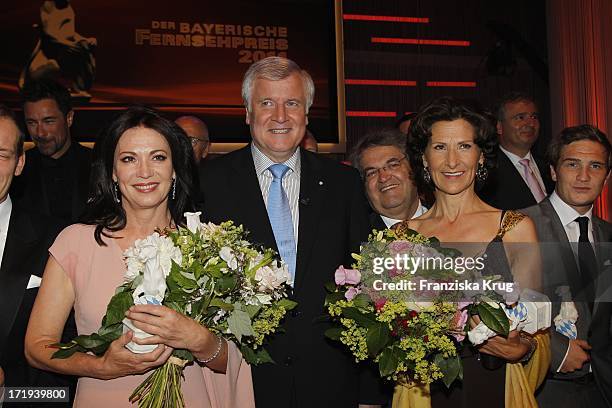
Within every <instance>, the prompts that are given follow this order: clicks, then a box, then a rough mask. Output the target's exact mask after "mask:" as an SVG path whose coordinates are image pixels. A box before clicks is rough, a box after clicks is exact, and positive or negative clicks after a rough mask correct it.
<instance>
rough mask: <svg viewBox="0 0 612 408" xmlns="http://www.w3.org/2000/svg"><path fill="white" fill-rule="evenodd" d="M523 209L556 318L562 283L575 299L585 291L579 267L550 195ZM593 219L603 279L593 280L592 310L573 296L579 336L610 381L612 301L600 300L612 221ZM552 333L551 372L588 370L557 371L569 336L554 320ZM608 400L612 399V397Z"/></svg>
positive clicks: (557, 375) (606, 278)
mask: <svg viewBox="0 0 612 408" xmlns="http://www.w3.org/2000/svg"><path fill="white" fill-rule="evenodd" d="M521 212H523V213H525V214H526V215H528V216H529V217H531V219H532V220H533V221H534V223H535V227H536V230H537V234H538V239H539V241H540V242H541V243H542V247H541V248H542V249H541V254H542V266H543V268H542V281H543V287H544V291H545V292H546V295H547V296H549V298H550V299H551V301H552V302H553V310H552V318H553V319H554V317H555V316H557V315H558V314H559V308H560V298H559V296H558V295H557V294H556V293H555V291H556V289H557V288H558V287H559V286H568V287H569V289H570V291H571V294H572V298H573V299H576V298H577V297H578V298H579V297H580V296H581V295H582V293H581V290H583V288H582V284H581V281H580V275H579V273H580V271H579V267H578V264H577V261H576V258H575V256H574V252H573V251H572V247H571V245H570V242H569V241H568V239H567V234H566V232H565V229H564V227H563V225H562V224H561V220H560V219H559V216H558V215H557V212H556V211H555V209H554V207H553V206H552V204H551V203H550V200H549V199H548V198H545V199H544V200H542V202H540V204H538V205H535V206H532V207H530V208H527V209H524V210H521ZM592 223H593V226H592V227H593V239H594V251H595V255H596V258H597V264H598V267H599V270H600V272H599V276H600V279H598V280H597V281H596V282H593V285H594V289H595V293H596V296H597V297H596V299H595V304H594V307H593V312H592V313H591V311H590V308H589V307H588V304H587V303H585V302H581V301H576V300H574V304H575V306H576V309H577V311H578V320H577V322H576V328H577V330H578V338H579V339H584V340H587V342H589V344H590V345H591V346H592V347H593V349H592V350H591V365H592V369H593V374H594V375H595V378H596V380H598V381H599V380H601V379H603V380H605V381H608V382H609V381H610V380H609V378H610V377H611V376H612V364H608V363H605V364H604V363H603V360H602V359H601V358H600V357H603V358H604V359H607V358H608V357H606V354H607V353H609V351H610V350H612V348H611V347H610V345H611V344H612V343H610V338H611V337H610V333H611V327H612V326H611V324H610V319H611V316H610V307H609V304H606V303H602V302H601V301H600V299H601V297H600V294H601V293H602V291H604V290H606V289H607V288H608V286H609V281H610V279H609V276H607V275H609V274H610V273H612V270H608V271H606V270H605V267H604V265H606V264H609V263H610V259H612V258H611V255H612V254H610V252H612V251H610V250H609V247H610V245H609V241H610V237H611V236H612V235H611V233H612V225H611V224H609V223H607V222H606V221H604V220H602V219H600V218H598V217H595V216H593V218H592ZM608 269H609V268H608ZM598 298H599V299H598ZM551 336H552V337H551V366H550V372H551V375H552V376H553V377H554V378H556V379H572V378H577V377H583V376H584V375H586V374H587V373H588V367H587V366H586V365H585V367H583V368H582V370H577V371H575V372H573V373H557V369H558V368H559V366H560V365H561V363H562V361H563V359H564V358H565V354H566V352H567V347H568V343H569V340H568V338H567V337H565V336H563V335H562V334H560V333H558V332H557V331H556V330H555V325H554V322H553V323H552V327H551ZM544 388H545V385H544ZM603 388H606V390H604V389H603ZM603 388H602V389H601V390H602V391H604V392H608V393H610V395H609V396H608V398H609V397H610V396H612V390H610V389H609V388H608V387H607V386H606V387H603ZM609 401H610V402H612V399H610V400H609Z"/></svg>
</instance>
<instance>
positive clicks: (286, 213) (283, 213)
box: [268, 164, 296, 278]
mask: <svg viewBox="0 0 612 408" xmlns="http://www.w3.org/2000/svg"><path fill="white" fill-rule="evenodd" d="M268 169H269V170H270V173H272V176H273V177H274V179H273V180H272V184H271V185H270V191H269V192H268V217H269V218H270V224H271V225H272V231H273V232H274V239H276V246H277V247H278V252H279V253H280V256H281V259H282V260H283V261H285V263H286V264H287V266H288V267H289V274H290V275H291V277H292V278H293V277H294V276H295V258H296V248H295V236H294V235H293V219H292V218H291V209H290V208H289V200H288V199H287V194H285V190H284V189H283V177H284V176H285V174H287V171H289V167H287V166H285V165H284V164H273V165H272V166H270V167H268Z"/></svg>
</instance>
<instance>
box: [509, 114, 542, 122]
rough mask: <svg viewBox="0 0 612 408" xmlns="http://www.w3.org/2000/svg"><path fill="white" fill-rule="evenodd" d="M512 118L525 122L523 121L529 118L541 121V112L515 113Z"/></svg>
mask: <svg viewBox="0 0 612 408" xmlns="http://www.w3.org/2000/svg"><path fill="white" fill-rule="evenodd" d="M510 119H511V120H514V121H517V122H523V121H525V120H527V119H531V120H535V121H539V120H540V114H539V113H537V112H532V113H518V114H516V115H514V116H513V117H511V118H510Z"/></svg>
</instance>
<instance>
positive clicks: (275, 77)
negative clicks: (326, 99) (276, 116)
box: [242, 57, 315, 113]
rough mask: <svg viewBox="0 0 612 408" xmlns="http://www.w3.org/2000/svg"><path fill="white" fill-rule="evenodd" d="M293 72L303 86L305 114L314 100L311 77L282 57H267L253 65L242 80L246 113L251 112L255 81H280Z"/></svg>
mask: <svg viewBox="0 0 612 408" xmlns="http://www.w3.org/2000/svg"><path fill="white" fill-rule="evenodd" d="M294 72H297V73H298V74H299V75H300V77H301V78H302V84H303V85H304V95H305V96H306V113H308V110H309V109H310V107H311V106H312V101H313V99H314V93H315V87H314V82H313V81H312V77H311V76H310V74H309V73H308V72H306V71H304V70H303V69H302V68H300V66H299V65H298V64H296V63H295V62H293V61H292V60H290V59H288V58H283V57H267V58H264V59H261V60H259V61H257V62H255V63H253V64H252V65H251V66H250V67H249V69H248V70H247V72H246V73H245V74H244V78H243V79H242V100H243V101H244V106H245V107H246V109H247V111H249V112H250V111H251V94H252V93H253V85H254V84H255V80H257V79H259V78H263V79H267V80H269V81H280V80H281V79H285V78H287V77H289V76H290V75H291V74H293V73H294Z"/></svg>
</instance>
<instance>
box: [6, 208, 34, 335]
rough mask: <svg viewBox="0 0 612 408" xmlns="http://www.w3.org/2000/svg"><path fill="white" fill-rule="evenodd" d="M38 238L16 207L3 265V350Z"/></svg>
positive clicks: (21, 295)
mask: <svg viewBox="0 0 612 408" xmlns="http://www.w3.org/2000/svg"><path fill="white" fill-rule="evenodd" d="M36 240H37V236H36V233H35V231H34V228H33V226H32V224H31V223H30V221H29V219H28V218H27V217H26V216H24V215H23V214H22V213H21V212H20V211H19V210H18V209H16V208H15V207H13V210H12V211H11V218H10V220H9V228H8V234H7V237H6V244H5V246H4V254H3V256H2V264H1V265H0V316H2V322H1V323H0V346H2V345H4V343H5V341H6V337H7V335H8V334H9V333H10V331H11V328H12V326H13V322H14V321H15V318H16V316H17V311H18V310H19V307H20V305H21V301H22V299H23V295H24V293H25V291H26V288H27V285H28V282H29V279H30V275H29V273H27V269H25V268H24V265H23V262H24V260H26V259H27V256H28V253H29V252H31V249H32V248H33V247H34V245H35V244H36Z"/></svg>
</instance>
